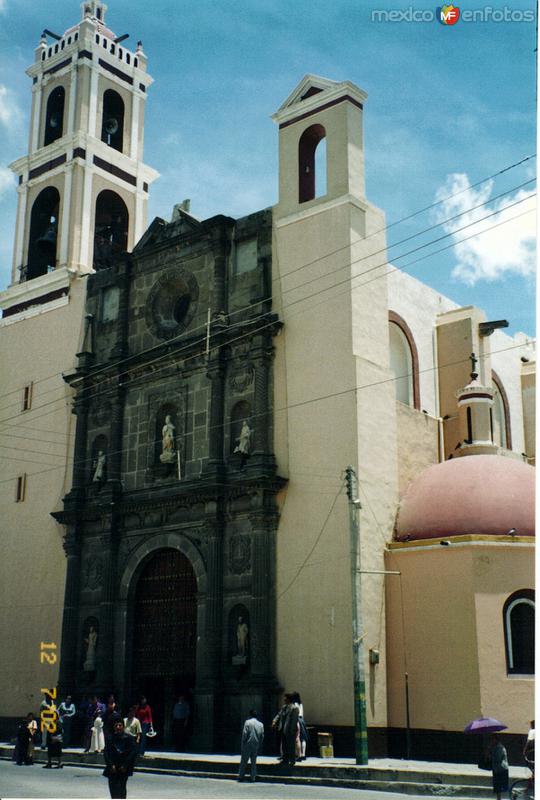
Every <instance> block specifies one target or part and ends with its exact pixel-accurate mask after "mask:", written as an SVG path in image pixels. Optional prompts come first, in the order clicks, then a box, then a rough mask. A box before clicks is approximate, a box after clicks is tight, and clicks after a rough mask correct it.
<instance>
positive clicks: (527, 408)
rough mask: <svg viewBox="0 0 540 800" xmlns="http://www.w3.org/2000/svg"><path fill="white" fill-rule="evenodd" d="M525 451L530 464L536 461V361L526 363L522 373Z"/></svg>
mask: <svg viewBox="0 0 540 800" xmlns="http://www.w3.org/2000/svg"><path fill="white" fill-rule="evenodd" d="M521 387H522V392H523V428H524V431H523V433H524V442H525V452H526V454H527V456H528V460H529V464H533V465H534V464H535V462H536V362H535V363H531V364H524V365H523V368H522V375H521Z"/></svg>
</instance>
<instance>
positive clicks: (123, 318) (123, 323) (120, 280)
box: [111, 260, 131, 378]
mask: <svg viewBox="0 0 540 800" xmlns="http://www.w3.org/2000/svg"><path fill="white" fill-rule="evenodd" d="M130 273H131V263H130V262H129V261H127V260H126V261H125V262H124V263H123V264H122V266H121V271H120V273H119V275H118V277H117V279H116V285H117V286H118V287H119V289H120V298H119V301H118V318H117V320H116V323H115V333H116V341H115V343H114V347H113V348H112V350H111V361H118V360H119V359H121V358H125V356H126V355H127V353H128V346H127V334H128V318H129V288H130ZM120 378H121V374H120Z"/></svg>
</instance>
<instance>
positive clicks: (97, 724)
mask: <svg viewBox="0 0 540 800" xmlns="http://www.w3.org/2000/svg"><path fill="white" fill-rule="evenodd" d="M111 735H112V733H111ZM104 749H105V736H104V734H103V720H102V719H101V714H100V713H99V711H96V715H95V717H94V724H93V725H92V738H91V740H90V751H91V752H92V753H102V752H103V750H104Z"/></svg>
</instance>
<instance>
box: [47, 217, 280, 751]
mask: <svg viewBox="0 0 540 800" xmlns="http://www.w3.org/2000/svg"><path fill="white" fill-rule="evenodd" d="M271 234H272V227H271V214H270V212H268V211H263V212H260V213H257V214H253V215H251V216H249V217H246V218H243V219H240V220H232V219H231V218H229V217H215V218H212V219H210V220H206V221H205V222H204V223H200V222H198V221H197V220H195V219H194V218H193V217H191V216H190V215H189V213H187V212H186V211H184V210H182V209H177V210H176V217H175V219H174V220H173V221H172V222H171V223H165V222H164V221H162V220H155V221H154V223H153V224H152V225H151V226H150V228H149V230H148V231H147V233H146V234H145V236H144V237H143V239H142V240H141V241H140V242H139V244H138V245H137V247H136V248H135V250H134V252H133V253H132V254H131V256H129V257H127V258H126V259H124V260H119V261H118V262H116V264H115V266H114V267H112V268H110V269H105V270H102V271H98V272H97V273H96V274H95V275H94V276H92V277H91V278H90V280H89V283H88V293H87V305H86V311H87V325H88V327H87V332H86V336H85V344H84V347H83V350H82V352H81V353H80V354H79V356H78V358H79V365H78V368H77V370H76V371H75V373H74V374H73V375H72V376H71V377H70V378H69V379H68V380H69V381H70V383H71V384H72V385H73V386H74V387H75V389H76V399H75V407H76V409H77V437H76V445H75V453H74V458H75V464H76V468H75V471H74V477H73V487H72V489H71V492H70V493H69V494H68V496H67V497H66V498H65V499H64V511H63V512H61V513H58V514H55V517H56V519H57V520H58V521H59V522H60V523H61V524H62V525H65V526H66V539H65V547H66V552H67V576H66V600H65V608H64V623H63V638H62V658H61V663H60V678H59V683H60V689H61V692H70V693H73V694H76V693H77V692H80V690H81V688H82V687H85V686H86V687H87V688H88V690H90V691H96V692H97V693H98V694H108V693H109V692H110V691H114V693H115V695H117V696H118V697H119V698H121V699H122V701H123V702H124V703H128V702H129V701H130V700H133V699H136V698H137V697H139V696H140V695H141V694H146V695H147V696H148V697H149V698H151V704H152V708H153V713H154V718H155V724H156V729H157V730H159V731H160V732H164V736H165V739H166V740H168V739H169V738H170V724H171V719H170V710H171V709H172V706H173V705H174V702H175V697H176V696H177V695H178V693H179V692H180V691H182V692H184V693H186V694H187V695H189V696H190V697H191V695H192V694H193V699H194V704H195V715H196V719H197V725H196V728H195V731H194V737H193V747H195V748H196V749H197V748H199V749H203V750H211V749H217V750H219V749H222V748H223V747H226V746H227V742H230V741H231V736H233V735H234V736H236V733H237V731H238V730H239V726H240V723H241V721H242V718H243V717H244V716H246V715H247V713H248V711H249V709H250V708H251V707H253V706H254V705H255V706H257V707H259V708H261V709H263V710H264V713H265V716H266V717H268V716H269V715H270V714H271V712H272V710H273V708H274V707H275V703H276V694H277V690H278V683H277V680H276V677H275V672H274V666H273V665H274V652H275V614H274V586H275V574H274V563H275V537H276V529H277V524H278V513H277V503H276V494H277V493H278V492H279V491H280V489H281V488H282V487H283V485H284V481H283V479H280V478H279V477H278V475H277V471H276V462H275V458H274V456H273V453H272V395H273V379H272V359H273V338H274V336H275V335H276V334H277V333H278V331H279V330H280V327H281V326H280V323H279V320H278V318H277V316H276V315H275V314H274V313H273V312H272V311H271V304H270V301H269V299H268V294H267V293H268V288H267V287H268V284H269V279H270V270H271V253H272V249H271ZM231 270H232V271H231ZM209 309H214V311H213V312H211V313H210V314H209V313H208V311H209ZM91 630H92V631H93V634H94V640H95V644H96V647H95V648H94V647H93V648H92V651H91V653H90V656H89V653H88V645H89V632H90V631H91ZM229 746H230V745H229Z"/></svg>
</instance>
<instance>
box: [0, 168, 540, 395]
mask: <svg viewBox="0 0 540 800" xmlns="http://www.w3.org/2000/svg"><path fill="white" fill-rule="evenodd" d="M534 158H536V154H535V153H533V154H531V155H529V156H526V157H525V158H523V159H521V160H520V161H517V162H515V163H513V164H511V165H509V166H507V167H504V168H503V169H501V170H499V171H497V172H495V173H493V174H492V175H490V176H488V177H487V178H482V179H481V180H479V181H477V182H476V183H474V184H472V185H469V186H467V187H466V188H464V189H461V190H459V191H457V192H454V193H452V194H450V195H448V196H445V197H443V198H441V199H439V200H437V201H435V202H434V203H431V204H430V205H428V206H425V207H424V208H422V209H419V210H418V211H414V212H412V213H411V214H409V215H407V216H405V217H402V218H400V219H398V220H396V221H395V222H392V223H390V224H389V225H386V226H383V227H382V228H380V229H379V230H376V231H374V232H372V233H370V234H369V235H368V236H366V237H363V238H359V239H357V240H355V241H353V242H350V243H348V244H347V245H344V246H343V247H340V248H337V249H336V250H333V251H331V252H329V253H326V254H324V255H322V256H318V257H317V258H316V259H313V260H312V261H310V262H307V263H305V264H302V265H300V266H299V267H297V268H296V269H294V270H291V271H290V272H289V273H288V276H289V275H291V274H293V273H294V272H296V271H299V270H301V269H304V268H306V267H308V266H311V265H313V264H315V263H317V262H318V261H321V260H325V259H326V258H329V257H330V256H331V255H335V254H336V253H338V252H340V251H341V250H348V249H349V248H350V247H352V246H354V245H355V244H358V243H363V242H365V241H367V240H368V239H370V238H371V237H373V236H375V235H377V234H379V233H383V232H385V231H387V230H389V229H390V228H393V227H394V226H396V225H398V224H401V223H402V222H405V221H407V220H409V219H412V218H413V217H416V216H418V215H420V214H422V213H424V212H425V211H428V210H430V209H432V208H435V207H436V206H438V205H440V204H441V203H443V202H447V201H448V200H449V199H452V198H453V197H456V196H458V195H460V194H463V193H464V192H466V191H469V190H470V189H473V188H475V187H476V186H479V185H481V184H483V183H486V182H487V181H489V180H492V179H493V178H495V177H497V176H499V175H502V174H503V173H505V172H508V171H509V170H511V169H515V168H516V167H518V166H521V165H522V164H524V163H526V162H527V161H529V160H531V159H534ZM534 180H535V179H531V180H529V181H526V182H525V183H523V184H520V185H518V186H514V187H512V188H511V189H509V190H507V191H506V192H503V193H501V194H499V195H497V196H495V197H492V198H490V199H488V200H486V201H485V202H484V203H481V204H479V205H478V206H474V207H472V208H470V209H467V210H465V211H463V212H460V214H457V215H455V216H454V217H450V218H448V219H447V220H442V221H440V222H438V223H437V224H436V225H434V226H431V227H429V228H427V229H424V230H423V231H419V232H418V233H416V234H411V235H410V236H408V237H406V238H405V239H403V240H401V241H400V242H396V243H393V244H391V245H388V248H384V249H383V250H381V251H376V253H370V254H369V255H367V256H364V257H363V259H361V260H364V259H367V258H371V257H373V255H376V254H377V253H379V252H384V250H385V249H391V248H393V247H396V246H397V245H398V244H401V243H403V242H406V241H409V240H410V239H412V238H416V237H418V236H421V235H423V234H424V233H426V232H427V231H430V230H432V229H433V228H435V227H439V226H440V225H443V224H445V223H446V222H449V221H451V220H452V219H455V218H456V217H459V216H462V215H463V214H466V213H470V211H471V210H474V209H476V208H479V207H481V206H483V205H487V204H489V203H491V202H493V201H494V200H497V199H499V198H500V197H502V196H504V195H506V194H509V193H510V192H512V191H516V190H518V189H520V188H522V187H523V186H526V185H528V184H529V183H532V182H534ZM501 210H504V209H501ZM392 260H396V259H392ZM280 280H281V278H279V277H278V278H275V279H273V281H272V282H273V283H274V282H276V281H280ZM300 285H302V284H300ZM296 288H299V287H296ZM271 299H272V296H270V297H269V298H266V299H263V300H259V301H257V302H256V303H251V304H248V305H247V306H244V307H243V308H241V309H237V310H236V311H233V312H231V313H230V314H229V316H233V315H235V314H239V313H242V312H243V311H245V310H249V308H252V307H253V306H255V305H259V304H260V303H261V302H266V301H269V300H271ZM205 328H206V325H205V324H204V325H200V326H198V328H195V329H193V330H192V333H193V332H195V331H196V330H202V329H205ZM182 335H183V334H180V336H182ZM175 338H176V337H175ZM178 338H179V337H178ZM171 341H174V339H172V340H171ZM160 346H161V345H156V346H155V347H160ZM152 349H153V348H148V349H147V351H143V352H149V351H151V350H152ZM119 363H121V362H119ZM59 374H60V373H53V374H52V375H48V376H45V377H43V378H39V379H37V380H36V381H33V383H34V385H35V384H38V383H41V382H43V381H45V380H48V379H50V378H53V377H56V376H57V375H59ZM94 374H97V373H94ZM23 389H24V386H23V387H20V388H19V389H12V390H10V391H9V392H6V393H4V394H0V399H1V398H2V397H6V396H8V395H10V394H13V393H15V392H20V391H22V390H23ZM54 390H56V389H51V390H49V391H54Z"/></svg>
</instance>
